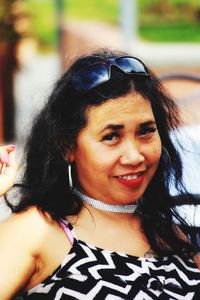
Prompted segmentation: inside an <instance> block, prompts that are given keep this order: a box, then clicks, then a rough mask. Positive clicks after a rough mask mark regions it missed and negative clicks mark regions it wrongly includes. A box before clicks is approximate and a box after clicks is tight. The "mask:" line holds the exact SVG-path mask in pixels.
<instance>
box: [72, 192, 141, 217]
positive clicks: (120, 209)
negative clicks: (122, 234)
mask: <svg viewBox="0 0 200 300" xmlns="http://www.w3.org/2000/svg"><path fill="white" fill-rule="evenodd" d="M72 192H73V193H74V194H75V195H77V196H79V197H80V198H81V200H83V201H85V202H86V203H88V204H89V205H91V206H93V207H95V208H97V209H100V210H104V211H107V212H115V213H124V214H127V213H129V214H131V213H134V212H135V210H136V208H137V204H130V205H129V204H128V205H112V204H106V203H103V202H102V201H99V200H96V199H93V198H91V197H88V196H86V195H84V194H83V193H81V192H80V191H79V190H78V189H77V188H73V189H72Z"/></svg>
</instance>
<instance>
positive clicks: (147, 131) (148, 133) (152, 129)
mask: <svg viewBox="0 0 200 300" xmlns="http://www.w3.org/2000/svg"><path fill="white" fill-rule="evenodd" d="M156 130H157V129H156V127H148V128H142V129H141V130H140V131H139V135H141V136H145V137H146V136H147V137H148V136H151V135H152V134H153V133H154V132H155V131H156Z"/></svg>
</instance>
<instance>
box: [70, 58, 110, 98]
mask: <svg viewBox="0 0 200 300" xmlns="http://www.w3.org/2000/svg"><path fill="white" fill-rule="evenodd" d="M108 79H109V71H108V68H107V66H106V65H103V64H95V65H91V66H90V67H89V68H87V69H85V70H82V71H81V72H80V73H79V74H78V75H76V76H75V77H74V78H73V83H74V86H75V88H76V89H77V90H78V91H79V92H83V93H84V92H87V91H89V90H91V89H93V88H94V87H97V86H98V85H100V84H102V83H103V82H105V81H107V80H108Z"/></svg>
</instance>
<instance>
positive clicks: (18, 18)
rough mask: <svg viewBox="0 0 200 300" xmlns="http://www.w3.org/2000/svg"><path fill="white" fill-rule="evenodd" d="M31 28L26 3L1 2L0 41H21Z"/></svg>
mask: <svg viewBox="0 0 200 300" xmlns="http://www.w3.org/2000/svg"><path fill="white" fill-rule="evenodd" d="M28 27H29V15H28V11H27V7H26V5H25V1H23V0H1V2H0V40H1V41H2V40H10V41H11V40H15V41H17V40H19V39H20V37H22V36H25V34H26V33H27V31H28Z"/></svg>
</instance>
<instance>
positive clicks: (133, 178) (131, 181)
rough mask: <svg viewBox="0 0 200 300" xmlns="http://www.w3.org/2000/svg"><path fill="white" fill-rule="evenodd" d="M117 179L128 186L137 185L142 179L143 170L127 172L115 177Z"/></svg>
mask: <svg viewBox="0 0 200 300" xmlns="http://www.w3.org/2000/svg"><path fill="white" fill-rule="evenodd" d="M117 179H118V181H119V182H120V183H121V184H123V185H126V186H129V187H138V186H139V185H141V184H142V182H143V180H144V172H142V173H138V174H127V175H122V176H118V177H117Z"/></svg>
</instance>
